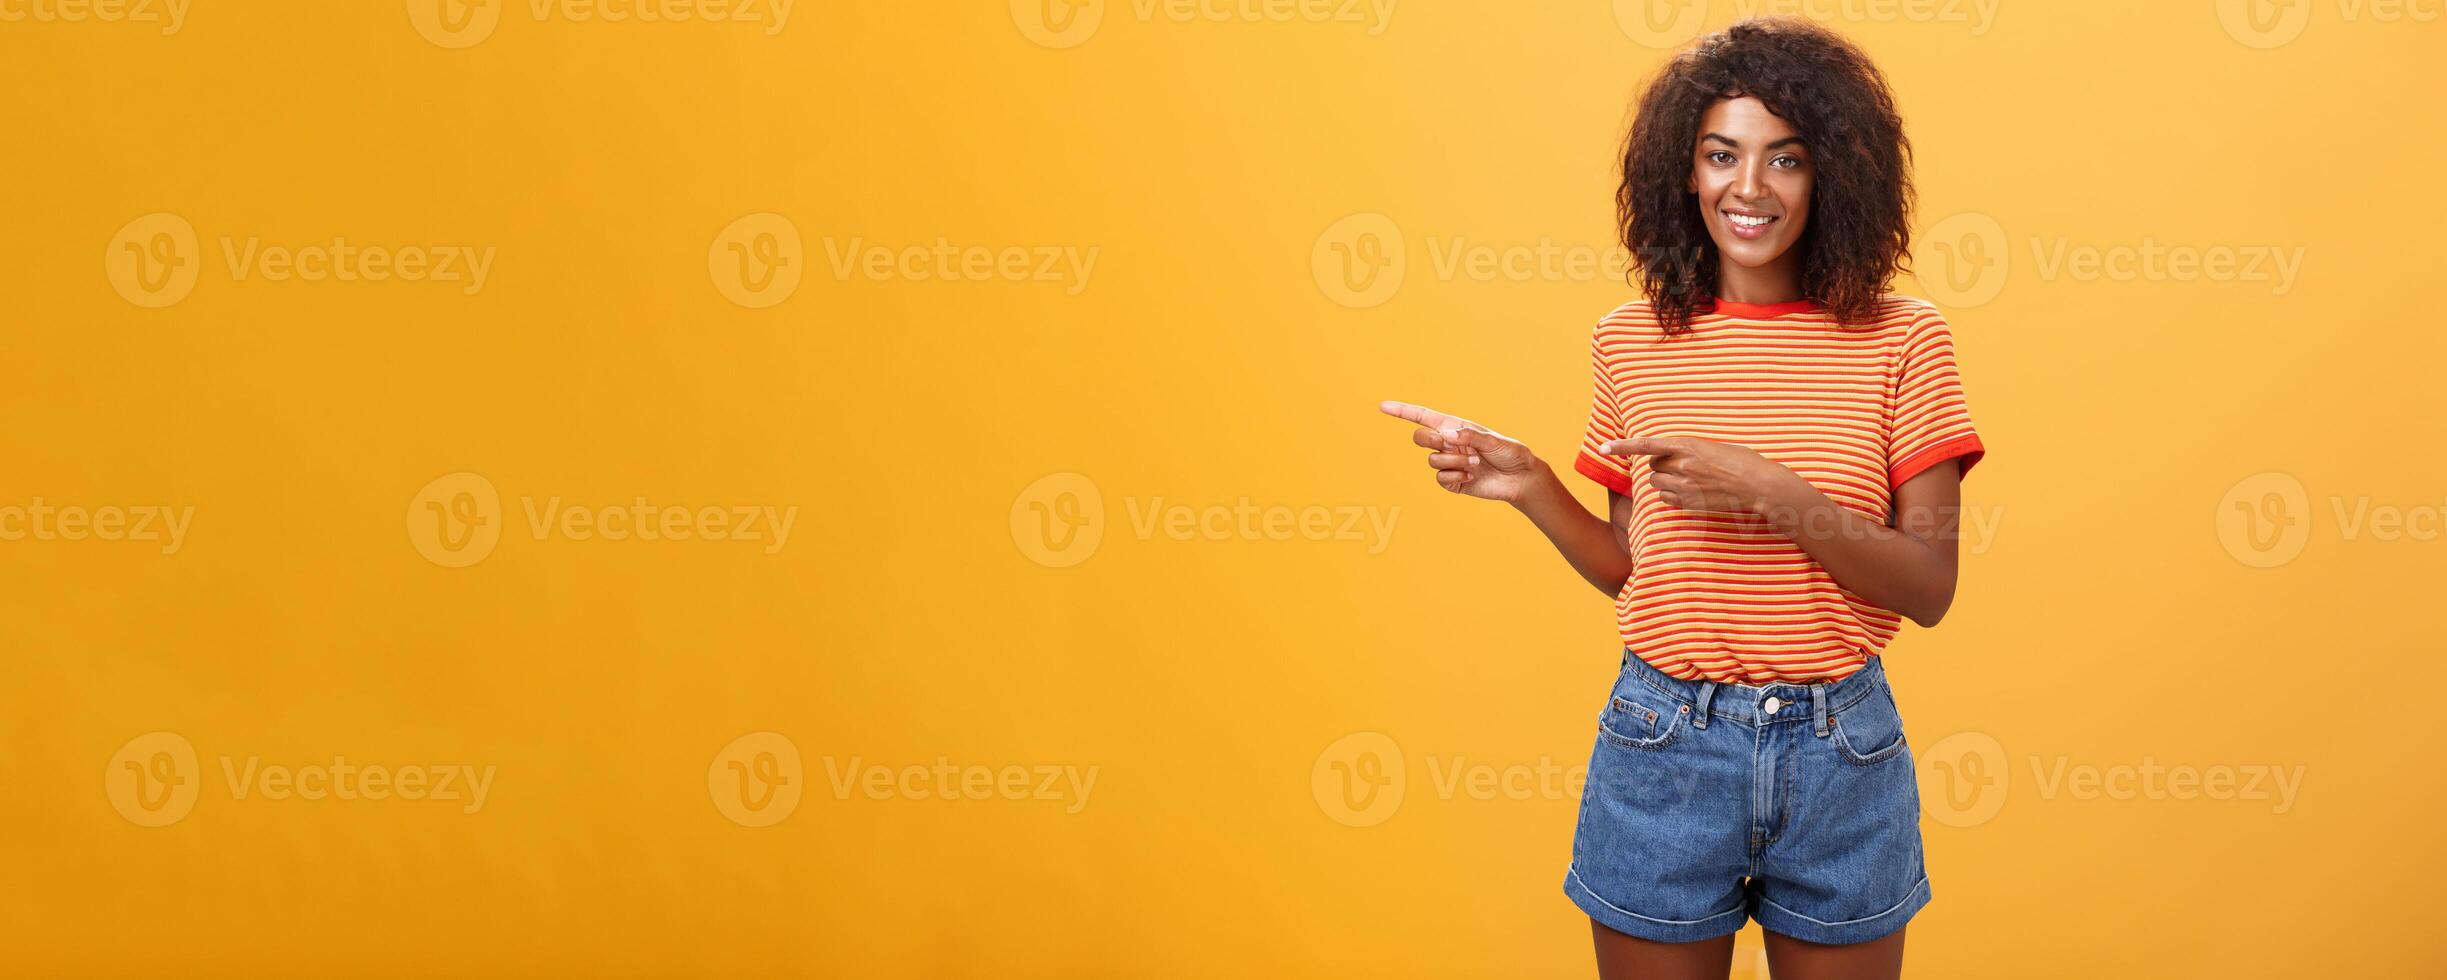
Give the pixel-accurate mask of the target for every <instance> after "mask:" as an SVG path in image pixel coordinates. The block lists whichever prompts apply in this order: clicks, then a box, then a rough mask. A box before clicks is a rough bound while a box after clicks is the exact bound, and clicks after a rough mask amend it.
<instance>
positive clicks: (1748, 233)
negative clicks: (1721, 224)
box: [1718, 211, 1783, 239]
mask: <svg viewBox="0 0 2447 980" xmlns="http://www.w3.org/2000/svg"><path fill="white" fill-rule="evenodd" d="M1718 213H1719V214H1722V215H1724V216H1725V227H1726V228H1729V229H1731V230H1732V231H1733V235H1734V237H1736V238H1743V239H1751V238H1757V237H1759V236H1761V235H1765V234H1767V228H1768V226H1769V225H1772V224H1775V223H1776V222H1778V221H1781V220H1783V218H1781V217H1779V216H1777V215H1772V214H1746V213H1743V212H1739V211H1720V212H1718Z"/></svg>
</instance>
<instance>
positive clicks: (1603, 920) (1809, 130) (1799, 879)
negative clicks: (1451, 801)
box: [1383, 18, 1984, 980]
mask: <svg viewBox="0 0 2447 980" xmlns="http://www.w3.org/2000/svg"><path fill="white" fill-rule="evenodd" d="M1910 176H1911V148H1910V144H1909V142H1908V141H1907V140H1906V139H1905V138H1904V135H1903V127H1902V122H1901V120H1900V118H1899V117H1898V116H1897V114H1896V111H1895V106H1894V100H1893V97H1892V96H1891V95H1890V94H1889V93H1888V91H1887V88H1886V82H1885V79H1884V77H1883V76H1882V75H1881V74H1880V73H1879V71H1878V70H1877V68H1876V67H1875V66H1873V65H1872V64H1871V63H1870V62H1869V60H1868V58H1867V57H1866V56H1865V55H1863V54H1862V53H1861V51H1860V50H1859V49H1858V48H1855V47H1854V46H1853V45H1852V44H1851V43H1849V42H1847V41H1845V40H1844V39H1843V38H1841V37H1839V36H1837V35H1836V34H1834V33H1832V32H1830V31H1828V30H1826V29H1824V28H1821V27H1818V26H1815V25H1813V24H1810V23H1808V22H1806V21H1801V20H1795V19H1785V18H1769V19H1753V20H1747V21H1744V22H1741V23H1738V24H1735V25H1734V26H1732V27H1731V28H1728V29H1727V30H1725V31H1723V32H1722V33H1718V34H1715V35H1711V36H1709V37H1706V38H1703V39H1702V40H1700V41H1699V42H1698V44H1697V45H1696V46H1695V47H1694V48H1693V49H1692V50H1691V51H1689V52H1686V53H1684V54H1682V55H1680V56H1679V57H1677V58H1675V59H1674V60H1673V62H1672V63H1670V64H1668V65H1667V66H1666V67H1665V68H1664V69H1663V71H1662V72H1661V73H1660V74H1659V75H1658V76H1657V78H1656V79H1655V80H1654V81H1652V82H1651V83H1650V84H1649V86H1648V87H1647V88H1646V90H1645V91H1644V93H1643V94H1642V95H1641V97H1640V100H1639V104H1638V109H1637V115H1636V116H1635V117H1634V122H1633V124H1632V129H1631V133H1630V136H1629V138H1628V139H1627V140H1626V141H1625V143H1624V149H1623V179H1622V186H1621V189H1620V190H1619V191H1618V192H1617V195H1616V204H1617V213H1618V216H1619V218H1620V224H1621V229H1622V240H1623V245H1624V247H1625V248H1626V249H1628V250H1629V251H1630V253H1631V254H1632V255H1633V256H1635V257H1636V258H1637V259H1638V260H1639V263H1638V272H1637V274H1638V277H1639V285H1640V288H1641V292H1642V293H1643V294H1644V295H1645V297H1646V298H1645V299H1644V300H1640V301H1635V302H1632V303H1630V304H1627V305H1625V306H1623V307H1622V308H1621V309H1618V310H1616V311H1614V313H1613V314H1611V315H1609V316H1607V317H1606V318H1605V320H1604V321H1603V322H1601V323H1599V324H1598V326H1597V329H1596V333H1595V337H1594V339H1593V343H1592V347H1593V352H1594V355H1595V368H1596V370H1595V374H1596V378H1595V380H1596V385H1595V387H1596V392H1595V398H1594V399H1593V407H1592V408H1591V411H1590V415H1589V421H1588V425H1587V428H1586V432H1585V434H1584V436H1583V438H1582V440H1581V444H1580V447H1579V452H1578V454H1577V456H1576V458H1575V460H1574V463H1573V469H1575V470H1577V471H1578V472H1579V473H1581V474H1582V475H1584V476H1587V477H1588V478H1590V479H1592V480H1595V481H1597V482H1598V483H1600V484H1602V485H1604V486H1605V488H1606V491H1607V515H1608V516H1607V517H1605V518H1600V517H1598V516H1597V515H1594V514H1591V513H1589V512H1588V511H1587V510H1586V509H1584V508H1583V507H1582V506H1581V505H1580V504H1579V503H1578V502H1577V501H1576V500H1574V499H1573V497H1572V495H1571V493H1570V492H1569V491H1568V490H1567V489H1565V487H1564V486H1563V483H1562V481H1561V480H1560V479H1558V477H1557V476H1556V473H1555V471H1554V469H1553V468H1552V467H1551V466H1549V465H1548V464H1547V463H1546V462H1545V461H1543V460H1541V459H1540V458H1539V457H1538V456H1536V455H1535V454H1533V453H1532V452H1531V451H1530V449H1529V447H1527V446H1524V445H1522V444H1521V443H1520V442H1518V441H1515V440H1513V439H1510V438H1507V437H1505V436H1503V435H1500V434H1497V433H1496V432H1494V431H1492V430H1489V429H1488V428H1486V427H1485V426H1481V425H1478V424H1476V423H1473V422H1470V421H1468V420H1465V419H1460V418H1456V417H1453V416H1449V415H1444V414H1441V413H1438V412H1435V411H1432V410H1429V409H1426V408H1422V407H1419V406H1416V405H1408V404H1403V403H1399V402H1387V403H1385V405H1384V406H1383V408H1384V410H1385V411H1386V412H1388V413H1390V414H1392V415H1395V416H1398V417H1400V418H1403V419H1406V420H1409V421H1411V422H1415V423H1417V424H1418V426H1419V428H1418V429H1417V431H1415V432H1414V433H1413V434H1412V439H1413V441H1415V442H1416V443H1418V444H1419V445H1421V446H1424V447H1426V448H1427V449H1428V450H1429V455H1428V465H1430V466H1432V467H1434V468H1435V470H1436V482H1437V483H1438V484H1439V485H1441V486H1443V487H1444V488H1445V489H1447V490H1451V491H1453V492H1456V493H1461V494H1467V495H1469V496H1473V497H1479V498H1483V499H1489V500H1502V501H1506V502H1509V503H1511V504H1512V505H1513V506H1515V507H1516V508H1519V509H1520V511H1521V512H1522V513H1523V514H1525V515H1527V516H1528V517H1529V519H1530V521H1531V522H1532V523H1534V524H1535V525H1537V527H1538V529H1539V530H1540V531H1542V532H1544V533H1545V534H1546V536H1547V538H1548V540H1550V541H1552V542H1553V543H1554V545H1555V548H1556V550H1558V551H1560V552H1562V554H1563V557H1564V560H1566V561H1568V562H1570V563H1571V565H1572V568H1573V569H1574V570H1575V571H1578V572H1579V573H1580V575H1581V577H1582V578H1584V579H1587V580H1588V581H1589V583H1590V584H1591V585H1594V586H1596V587H1597V588H1598V590H1599V591H1601V592H1604V593H1606V594H1607V595H1609V596H1612V597H1614V601H1615V619H1616V622H1617V625H1618V626H1619V627H1620V630H1621V634H1622V638H1623V643H1624V648H1625V649H1624V654H1623V664H1622V671H1621V674H1620V675H1619V676H1618V678H1617V679H1616V681H1615V683H1614V688H1613V690H1612V691H1611V692H1610V694H1609V695H1608V697H1607V699H1606V702H1605V705H1604V707H1603V709H1602V710H1601V711H1600V713H1599V715H1598V731H1597V737H1596V743H1597V744H1596V747H1595V750H1594V752H1593V754H1592V755H1591V758H1590V763H1589V782H1588V786H1587V789H1586V791H1585V792H1584V793H1583V795H1582V801H1581V811H1580V822H1579V826H1578V828H1577V830H1576V832H1575V834H1574V841H1573V846H1572V863H1571V866H1570V868H1569V869H1568V871H1567V872H1566V874H1565V876H1564V891H1565V893H1566V894H1567V895H1569V896H1570V897H1571V898H1572V900H1573V901H1574V902H1575V903H1576V904H1578V905H1579V906H1580V907H1581V908H1582V909H1583V910H1585V911H1586V912H1587V913H1588V915H1589V917H1590V920H1591V925H1592V929H1593V931H1594V933H1595V935H1596V944H1597V955H1598V964H1599V971H1600V973H1601V975H1603V976H1607V977H1683V976H1689V977H1699V976H1716V977H1722V976H1724V975H1725V974H1726V972H1727V969H1728V966H1729V964H1730V961H1731V956H1732V950H1733V934H1734V933H1735V932H1736V931H1738V930H1739V929H1740V928H1741V927H1742V924H1743V922H1745V921H1746V920H1748V919H1757V920H1758V921H1759V923H1760V926H1761V928H1762V929H1763V930H1765V931H1766V933H1767V953H1768V960H1769V965H1770V968H1771V969H1772V970H1773V972H1774V973H1775V975H1776V977H1777V978H1778V980H1795V978H1811V977H1874V976H1887V977H1891V976H1896V975H1898V974H1899V973H1900V971H1901V969H1902V959H1903V926H1904V923H1905V921H1906V920H1907V919H1909V918H1910V917H1911V916H1912V914H1913V913H1915V912H1917V911H1918V910H1919V909H1920V908H1921V906H1923V905H1926V904H1927V903H1928V901H1929V898H1930V892H1929V880H1928V876H1927V874H1926V873H1925V870H1924V868H1923V865H1922V860H1921V842H1920V833H1919V826H1918V824H1919V814H1920V805H1919V792H1918V788H1917V787H1916V785H1915V784H1914V780H1913V770H1912V761H1911V753H1910V750H1909V749H1908V748H1907V747H1906V746H1905V744H1904V741H1903V722H1902V717H1901V714H1900V712H1899V710H1898V708H1897V706H1896V702H1895V698H1894V692H1893V689H1892V687H1891V686H1890V685H1889V684H1888V683H1887V680H1886V675H1885V672H1884V670H1883V669H1881V667H1880V666H1879V658H1878V654H1879V652H1880V651H1881V650H1882V649H1883V648H1884V647H1885V645H1886V643H1887V641H1889V640H1891V639H1893V638H1894V635H1895V633H1896V631H1897V630H1898V629H1899V628H1900V627H1901V625H1902V619H1904V618H1907V617H1908V618H1910V619H1911V620H1912V621H1913V622H1916V623H1919V624H1920V625H1922V626H1924V627H1927V626H1935V625H1937V622H1938V620H1939V619H1941V618H1943V617H1944V616H1945V613H1946V608H1947V606H1948V605H1950V604H1951V603H1952V601H1953V598H1954V586H1955V564H1956V546H1955V526H1956V517H1957V513H1956V512H1957V510H1958V506H1959V501H1960V480H1961V478H1962V476H1963V475H1964V474H1966V473H1968V472H1970V470H1971V467H1972V464H1974V463H1976V462H1978V461H1979V459H1980V457H1981V455H1982V454H1983V452H1984V447H1983V446H1982V445H1981V443H1980V439H1979V436H1978V435H1977V434H1976V433H1975V432H1974V431H1973V430H1972V426H1971V418H1970V414H1969V412H1968V410H1967V408H1966V406H1965V403H1964V398H1963V391H1962V385H1961V381H1960V378H1959V376H1958V375H1957V373H1956V371H1955V365H1954V354H1953V345H1952V342H1951V338H1950V336H1949V333H1948V329H1947V325H1946V321H1945V320H1944V319H1943V318H1941V317H1940V316H1939V315H1938V313H1937V311H1936V310H1935V309H1934V308H1932V307H1930V306H1929V304H1927V303H1925V302H1922V301H1920V300H1915V299H1908V298H1904V297H1899V296H1892V295H1889V294H1887V293H1886V287H1887V285H1888V284H1889V283H1890V282H1891V281H1892V280H1893V277H1894V276H1895V274H1896V273H1897V272H1898V271H1899V270H1900V269H1901V268H1903V267H1904V265H1905V263H1906V262H1908V260H1909V257H1910V252H1909V251H1908V244H1909V239H1910V232H1909V225H1908V222H1909V216H1910V212H1911V203H1912V191H1911V184H1910Z"/></svg>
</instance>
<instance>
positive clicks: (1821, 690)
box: [1810, 681, 1827, 738]
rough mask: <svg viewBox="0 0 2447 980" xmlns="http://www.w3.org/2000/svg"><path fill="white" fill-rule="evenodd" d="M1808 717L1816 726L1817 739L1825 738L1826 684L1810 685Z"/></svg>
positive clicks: (1822, 682)
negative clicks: (1809, 716)
mask: <svg viewBox="0 0 2447 980" xmlns="http://www.w3.org/2000/svg"><path fill="white" fill-rule="evenodd" d="M1810 715H1811V718H1812V719H1813V720H1814V722H1815V723H1816V725H1817V730H1818V737H1820V738H1825V737H1827V682H1826V681H1819V682H1818V683H1816V684H1812V685H1810Z"/></svg>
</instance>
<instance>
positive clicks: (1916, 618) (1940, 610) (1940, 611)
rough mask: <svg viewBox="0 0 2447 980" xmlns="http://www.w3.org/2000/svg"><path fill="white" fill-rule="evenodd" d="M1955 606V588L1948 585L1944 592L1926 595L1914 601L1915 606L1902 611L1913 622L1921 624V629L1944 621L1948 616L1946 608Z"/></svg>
mask: <svg viewBox="0 0 2447 980" xmlns="http://www.w3.org/2000/svg"><path fill="white" fill-rule="evenodd" d="M1953 607H1954V589H1953V588H1952V587H1948V588H1947V589H1946V590H1945V591H1944V592H1942V593H1939V594H1935V595H1930V596H1927V597H1924V598H1923V599H1922V601H1920V602H1917V603H1914V604H1913V608H1911V609H1907V610H1902V612H1903V615H1904V616H1905V617H1907V618H1909V619H1910V620H1911V621H1912V622H1914V623H1916V624H1919V626H1920V628H1921V629H1929V628H1932V627H1935V626H1936V625H1937V624H1938V623H1939V622H1941V621H1943V620H1944V619H1945V618H1946V610H1948V609H1951V608H1953Z"/></svg>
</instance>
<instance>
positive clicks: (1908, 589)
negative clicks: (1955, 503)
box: [1760, 481, 1955, 627]
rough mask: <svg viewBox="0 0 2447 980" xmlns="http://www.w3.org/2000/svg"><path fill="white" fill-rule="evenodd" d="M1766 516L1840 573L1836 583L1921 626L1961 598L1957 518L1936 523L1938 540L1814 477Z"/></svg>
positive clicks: (1770, 507)
mask: <svg viewBox="0 0 2447 980" xmlns="http://www.w3.org/2000/svg"><path fill="white" fill-rule="evenodd" d="M1796 482H1797V483H1798V484H1799V486H1797V487H1794V488H1792V489H1790V490H1788V491H1787V492H1786V493H1785V494H1784V495H1782V496H1781V498H1780V499H1778V500H1777V501H1775V502H1773V503H1770V504H1768V505H1766V506H1765V507H1764V508H1763V510H1764V513H1762V514H1760V516H1761V517H1762V518H1764V519H1765V520H1766V521H1767V522H1768V524H1770V525H1771V526H1773V527H1775V529H1776V530H1777V531H1778V532H1780V533H1782V534H1783V535H1784V536H1785V537H1787V538H1790V539H1792V541H1793V543H1794V544H1796V545H1799V546H1800V547H1801V550H1802V551H1803V552H1805V553H1807V554H1808V555H1809V556H1810V557H1811V558H1812V559H1813V560H1816V561H1817V562H1818V564H1819V567H1821V568H1825V569H1826V570H1827V574H1828V575H1830V576H1833V577H1834V578H1835V581H1836V584H1838V585H1841V586H1843V587H1844V588H1845V589H1847V590H1850V591H1851V592H1852V594H1854V595H1857V596H1860V597H1861V598H1862V599H1864V600H1867V601H1869V602H1870V603H1873V604H1875V605H1877V606H1878V607H1880V608H1883V609H1891V610H1894V611H1895V612H1898V613H1901V614H1903V615H1904V616H1905V617H1907V618H1909V619H1910V620H1911V621H1913V622H1915V623H1918V624H1920V625H1921V626H1924V627H1927V626H1935V625H1937V621H1938V620H1939V619H1942V618H1944V617H1945V615H1946V609H1947V607H1949V606H1951V605H1953V604H1954V583H1955V562H1954V561H1953V560H1952V556H1953V554H1954V541H1953V538H1952V536H1953V535H1954V533H1955V522H1954V521H1952V520H1947V521H1943V522H1940V523H1939V525H1938V526H1937V527H1935V528H1933V529H1931V532H1930V533H1931V535H1932V536H1934V537H1938V538H1939V540H1937V541H1935V542H1932V541H1929V540H1924V539H1922V538H1920V537H1916V536H1914V535H1911V534H1906V533H1904V532H1902V531H1899V530H1896V529H1895V528H1892V527H1888V526H1886V525H1885V524H1883V523H1881V522H1879V521H1876V520H1873V519H1871V518H1869V517H1867V516H1864V515H1862V514H1861V513H1860V512H1859V511H1855V510H1853V509H1851V508H1849V507H1845V506H1843V505H1841V504H1838V503H1836V502H1835V501H1833V500H1830V499H1827V495H1826V494H1824V493H1821V492H1819V490H1818V488H1816V487H1813V486H1810V485H1809V484H1808V482H1807V481H1796Z"/></svg>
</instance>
